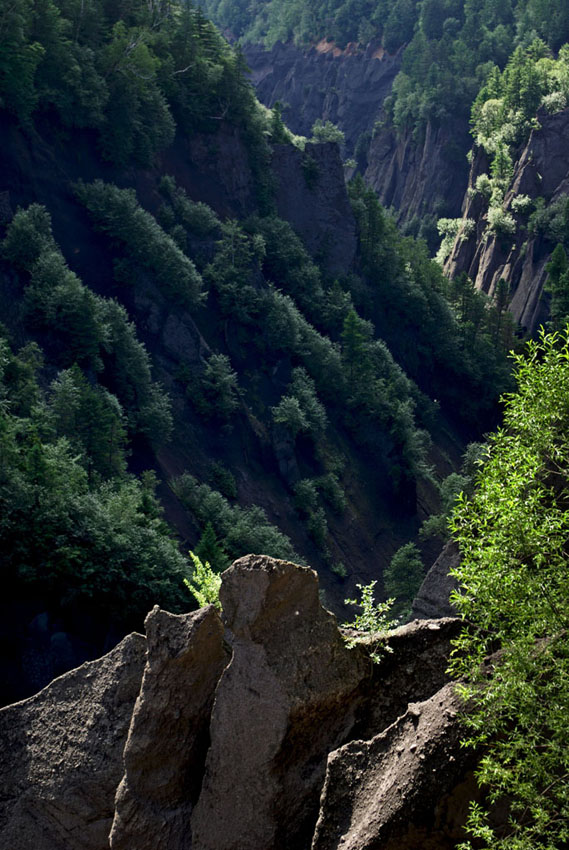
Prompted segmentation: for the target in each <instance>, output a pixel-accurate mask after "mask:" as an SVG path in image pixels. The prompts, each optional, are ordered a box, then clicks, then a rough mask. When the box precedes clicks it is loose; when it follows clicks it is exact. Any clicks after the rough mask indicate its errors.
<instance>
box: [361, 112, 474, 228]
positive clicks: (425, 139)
mask: <svg viewBox="0 0 569 850" xmlns="http://www.w3.org/2000/svg"><path fill="white" fill-rule="evenodd" d="M469 147H470V136H469V133H468V127H467V125H466V123H463V122H457V123H456V124H455V125H453V126H452V127H434V126H433V125H432V124H430V123H429V124H427V126H426V128H425V130H424V131H423V133H422V134H421V136H420V137H419V138H416V137H415V134H414V133H412V132H411V131H410V130H407V131H405V132H404V133H403V134H402V135H401V136H398V135H397V134H396V133H395V131H394V130H393V129H392V128H390V127H385V128H383V129H381V130H380V131H379V132H378V133H377V134H376V135H375V137H374V138H373V139H372V141H371V144H370V148H369V152H368V165H367V168H366V170H365V175H364V176H365V180H366V183H368V184H369V185H370V186H371V187H372V188H373V189H375V191H376V192H377V194H378V195H379V198H380V200H381V202H382V203H383V204H384V205H385V206H387V207H391V206H392V207H395V209H396V210H398V211H399V219H400V221H402V222H410V221H412V219H413V218H415V217H417V218H422V217H423V216H425V215H428V214H436V215H437V216H449V217H453V216H456V215H458V214H459V210H460V204H461V198H462V194H463V191H464V189H465V187H466V183H467V179H468V163H467V160H466V153H467V151H468V148H469Z"/></svg>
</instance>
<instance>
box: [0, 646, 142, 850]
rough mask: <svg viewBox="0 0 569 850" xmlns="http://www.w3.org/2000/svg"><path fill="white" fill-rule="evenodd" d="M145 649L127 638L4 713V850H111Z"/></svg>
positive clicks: (0, 844)
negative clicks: (116, 799) (117, 795)
mask: <svg viewBox="0 0 569 850" xmlns="http://www.w3.org/2000/svg"><path fill="white" fill-rule="evenodd" d="M145 652H146V641H145V639H144V637H142V635H137V634H133V635H129V637H127V638H125V639H124V640H123V641H122V642H121V643H120V644H119V645H118V646H117V647H116V648H115V649H114V650H113V651H112V652H110V653H109V654H108V655H106V656H105V657H104V658H101V659H100V660H98V661H90V662H87V663H85V664H83V665H82V666H81V667H79V668H77V669H76V670H73V671H71V672H69V673H66V674H65V675H63V676H61V677H60V678H59V679H55V680H54V681H53V682H52V683H51V684H50V685H48V686H47V687H46V688H44V690H43V691H41V692H40V693H39V694H36V695H35V696H33V697H30V698H29V699H27V700H24V701H23V702H19V703H16V704H15V705H12V706H8V707H7V708H4V709H2V710H0V742H1V743H0V774H1V777H0V848H1V850H108V847H109V841H108V835H109V830H110V827H111V823H112V819H113V810H114V797H115V791H116V787H117V785H118V783H119V781H120V778H121V776H122V773H123V765H122V752H123V747H124V744H125V741H126V738H127V733H128V728H129V724H130V719H131V716H132V710H133V706H134V703H135V700H136V698H137V695H138V692H139V690H140V682H141V678H142V672H143V669H144V663H145Z"/></svg>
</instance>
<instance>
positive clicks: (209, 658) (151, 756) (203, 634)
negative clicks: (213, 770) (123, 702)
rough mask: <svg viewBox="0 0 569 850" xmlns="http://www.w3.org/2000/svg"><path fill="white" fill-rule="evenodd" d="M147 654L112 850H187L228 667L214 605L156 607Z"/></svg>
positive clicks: (119, 793)
mask: <svg viewBox="0 0 569 850" xmlns="http://www.w3.org/2000/svg"><path fill="white" fill-rule="evenodd" d="M145 626H146V634H147V642H148V657H147V663H146V667H145V670H144V677H143V679H142V686H141V689H140V694H139V696H138V699H137V701H136V705H135V707H134V713H133V716H132V722H131V725H130V732H129V736H128V740H127V742H126V747H125V752H124V766H125V773H124V778H123V780H122V782H121V783H120V785H119V788H118V791H117V796H116V812H115V818H114V823H113V827H112V832H111V848H112V850H132V848H136V850H145V848H147V849H148V850H186V848H189V847H190V846H191V843H190V834H189V820H190V814H191V811H192V806H193V805H194V804H195V802H196V800H197V798H198V795H199V791H200V785H201V778H202V775H203V765H204V761H205V757H206V753H207V749H208V745H209V719H210V714H211V707H212V704H213V698H214V693H215V687H216V685H217V681H218V679H219V676H220V675H221V672H222V670H223V668H224V666H225V664H226V662H227V654H226V650H225V649H224V645H223V625H222V622H221V620H220V618H219V615H218V614H217V612H216V610H215V608H213V606H209V607H207V608H202V609H200V610H199V611H197V612H196V613H195V614H187V615H175V614H168V613H167V612H166V611H161V610H160V609H159V608H158V607H156V608H155V609H154V610H153V611H152V612H151V613H150V614H149V615H148V617H147V618H146V622H145Z"/></svg>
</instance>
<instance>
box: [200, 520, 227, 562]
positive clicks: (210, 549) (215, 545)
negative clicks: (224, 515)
mask: <svg viewBox="0 0 569 850" xmlns="http://www.w3.org/2000/svg"><path fill="white" fill-rule="evenodd" d="M194 554H196V555H197V556H198V558H199V559H200V561H201V562H202V563H203V564H205V563H206V561H207V563H208V564H209V565H210V567H211V568H212V570H213V571H214V572H215V573H221V572H223V570H225V569H227V567H228V566H229V558H228V557H227V555H226V554H225V551H224V549H223V545H222V544H221V543H220V542H219V540H218V539H217V535H216V533H215V531H214V528H213V525H212V524H211V522H208V524H207V525H206V527H205V529H204V531H203V534H202V536H201V537H200V541H199V543H198V545H197V546H196V548H195V553H194Z"/></svg>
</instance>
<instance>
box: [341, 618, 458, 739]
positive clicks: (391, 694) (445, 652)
mask: <svg viewBox="0 0 569 850" xmlns="http://www.w3.org/2000/svg"><path fill="white" fill-rule="evenodd" d="M461 629H462V621H461V620H458V619H457V618H456V617H447V618H444V619H437V620H414V621H412V622H411V623H407V624H406V625H404V626H400V627H399V628H398V629H395V630H394V631H393V632H390V633H389V635H388V637H387V638H384V639H382V641H381V643H386V644H387V645H388V646H389V649H390V650H391V651H389V652H388V651H385V652H383V653H382V654H381V659H380V662H379V663H378V664H374V665H373V667H372V669H371V671H370V678H369V680H368V681H367V683H366V690H365V699H364V700H362V703H361V706H360V708H359V711H358V722H357V724H356V726H355V727H354V729H353V735H352V737H354V738H356V737H357V738H371V737H373V736H374V735H377V733H378V732H381V731H382V730H383V729H386V728H387V727H388V726H390V725H391V724H392V723H393V722H394V721H395V720H397V718H398V717H400V716H401V715H402V714H404V713H405V712H406V711H407V706H408V705H409V703H410V702H419V701H422V700H426V699H429V698H430V697H431V696H433V694H435V693H437V691H439V690H440V689H441V688H442V687H443V686H444V685H446V684H447V683H448V682H449V680H450V677H449V675H448V673H447V668H448V659H449V653H450V651H451V641H452V640H453V639H454V638H456V637H458V635H459V634H460V631H461ZM369 643H372V644H373V643H376V644H377V641H376V640H375V639H374V638H373V637H370V638H366V639H365V640H364V644H369ZM380 645H381V644H380Z"/></svg>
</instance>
